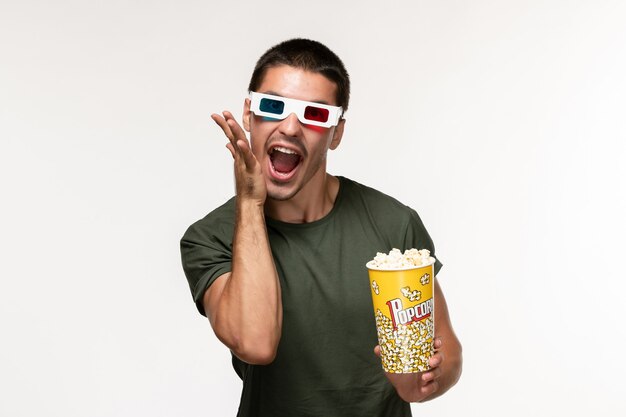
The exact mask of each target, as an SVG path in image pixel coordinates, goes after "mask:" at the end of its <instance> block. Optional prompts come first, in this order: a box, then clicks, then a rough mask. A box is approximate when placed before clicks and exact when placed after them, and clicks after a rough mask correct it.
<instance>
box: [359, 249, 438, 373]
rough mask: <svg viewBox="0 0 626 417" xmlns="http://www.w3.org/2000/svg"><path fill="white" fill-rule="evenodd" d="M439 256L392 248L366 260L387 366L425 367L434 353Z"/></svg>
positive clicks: (421, 369)
mask: <svg viewBox="0 0 626 417" xmlns="http://www.w3.org/2000/svg"><path fill="white" fill-rule="evenodd" d="M434 264H435V258H433V257H432V256H430V251H428V250H426V249H422V250H417V249H408V250H406V251H405V252H404V253H402V252H401V251H400V250H398V249H392V250H391V251H390V252H389V254H385V253H380V252H379V253H378V254H376V257H375V258H374V259H373V260H371V261H369V262H368V263H367V264H366V267H367V269H368V272H369V277H370V288H371V290H372V303H373V305H374V314H375V316H376V330H377V332H378V342H379V344H380V357H381V360H382V365H383V369H384V370H385V372H390V373H413V372H424V371H427V370H429V369H430V366H429V365H428V360H429V359H430V358H431V357H432V355H433V353H434V338H435V305H434V301H435V299H434V291H433V281H434V278H435V273H434Z"/></svg>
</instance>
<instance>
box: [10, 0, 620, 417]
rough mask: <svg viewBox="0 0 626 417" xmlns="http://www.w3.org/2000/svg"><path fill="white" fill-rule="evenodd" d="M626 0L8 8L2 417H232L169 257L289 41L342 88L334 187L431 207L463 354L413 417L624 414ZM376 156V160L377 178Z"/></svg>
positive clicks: (223, 353)
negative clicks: (238, 118) (342, 69)
mask: <svg viewBox="0 0 626 417" xmlns="http://www.w3.org/2000/svg"><path fill="white" fill-rule="evenodd" d="M624 21H626V5H625V4H624V3H623V2H621V1H602V0H596V1H590V0H589V1H576V0H574V1H571V0H570V1H565V0H562V1H559V0H548V1H546V0H543V1H539V0H535V1H487V0H475V1H471V2H470V1H451V0H441V1H402V2H398V1H392V0H390V1H389V2H387V3H386V4H385V5H383V2H374V1H360V2H356V1H354V2H336V1H326V0H318V1H316V2H313V3H312V2H301V3H300V2H294V1H293V0H291V1H286V0H282V1H274V2H260V1H243V2H239V3H237V4H231V3H229V2H219V3H218V2H209V1H187V2H175V1H165V0H161V1H134V2H128V1H107V2H97V1H82V2H80V1H67V0H65V1H56V2H45V1H28V0H23V1H19V2H15V1H8V0H2V1H0V39H1V42H0V146H1V147H0V185H1V187H0V193H1V198H2V204H1V205H0V210H1V216H0V253H2V260H1V262H0V329H1V332H2V337H1V342H0V392H2V393H3V394H2V400H1V401H0V415H2V416H11V417H18V416H36V415H46V416H64V417H73V416H76V417H78V416H80V417H83V416H98V417H99V416H137V415H150V416H174V415H185V416H228V415H234V413H235V410H236V406H237V402H238V398H239V390H240V383H239V380H238V378H237V376H236V375H235V373H234V372H233V371H232V369H231V367H230V363H229V354H228V352H227V350H226V348H224V347H223V346H221V344H220V343H219V342H218V341H217V340H216V339H215V337H214V336H213V334H212V332H211V330H210V327H209V326H208V324H207V323H206V322H205V321H204V320H203V318H202V317H201V316H199V315H198V314H197V312H196V310H195V307H194V305H193V303H192V301H191V297H190V294H189V291H188V288H187V283H186V281H185V278H184V275H183V272H182V269H181V267H180V260H179V252H178V241H179V239H180V237H181V235H182V233H183V232H184V230H185V229H186V227H187V226H188V225H189V224H190V223H191V222H193V221H194V220H196V219H198V218H200V217H202V216H203V215H204V214H206V213H207V212H208V211H210V210H211V209H212V208H214V207H216V206H217V205H218V204H220V203H221V202H222V201H224V200H225V199H226V198H227V197H229V196H230V195H231V194H232V192H233V185H232V174H231V170H232V169H231V158H230V156H229V154H228V152H227V150H226V149H225V148H224V144H225V140H224V139H223V137H222V136H221V134H220V132H219V129H218V128H217V127H215V126H213V125H212V124H211V123H210V120H209V119H208V114H209V113H211V112H216V111H220V110H222V109H232V110H233V111H234V112H235V113H236V114H237V115H240V114H241V105H242V101H243V97H244V95H245V93H246V87H247V83H248V79H249V76H250V73H251V71H252V67H253V65H254V62H255V60H256V59H257V58H258V57H259V56H260V54H261V53H262V52H263V51H265V49H266V48H268V47H270V46H271V45H273V44H275V43H277V42H279V41H281V40H284V39H287V38H290V37H294V36H303V37H311V38H314V39H318V40H320V41H322V42H324V43H327V44H328V45H329V46H330V47H331V48H332V49H333V50H334V51H335V52H337V53H338V54H339V56H341V57H342V59H343V60H344V62H345V64H346V65H347V67H348V70H349V71H350V73H351V76H352V82H353V94H352V102H351V106H350V110H349V112H348V114H347V117H348V125H347V130H346V135H345V136H344V141H343V143H342V145H341V146H340V148H339V149H338V150H337V151H335V152H333V153H332V155H331V157H330V159H331V162H330V171H331V172H332V173H336V174H341V175H346V176H349V177H352V178H354V179H356V180H358V181H361V182H364V183H367V184H369V185H372V186H374V187H377V188H379V189H381V190H382V191H385V192H387V193H388V194H391V195H393V196H395V197H397V198H399V199H401V200H403V201H404V202H406V203H407V204H409V205H411V206H413V207H415V208H416V209H417V210H418V211H419V213H420V214H421V216H422V218H423V220H424V221H425V223H426V225H427V227H428V228H429V230H430V232H431V234H432V236H433V238H434V239H435V242H436V244H437V249H438V254H439V256H440V257H441V259H442V260H443V262H444V263H445V267H444V269H443V270H442V273H441V274H440V281H441V283H442V285H443V286H444V290H445V292H446V295H447V298H448V302H449V304H450V309H451V313H452V317H453V321H454V324H455V326H456V329H457V331H458V333H459V336H460V338H461V340H462V342H463V344H464V349H465V370H464V375H463V378H462V380H461V382H460V383H459V384H458V385H457V386H456V387H455V388H454V389H453V390H452V391H451V392H450V393H448V394H447V395H446V396H444V397H442V398H440V399H438V400H436V401H433V402H430V403H427V404H422V405H414V406H413V409H414V414H415V415H420V416H438V415H459V414H462V415H465V416H468V417H469V416H485V415H500V414H506V415H509V416H527V415H528V413H531V412H532V415H538V416H552V415H570V416H578V415H581V416H582V415H586V413H588V412H594V415H607V416H608V415H623V414H624V412H625V411H626V406H625V405H624V402H623V401H622V398H620V397H621V396H622V395H620V394H623V389H624V383H623V381H622V374H624V373H625V372H626V365H625V362H624V359H623V351H624V349H625V348H626V343H625V340H626V337H625V331H624V326H623V324H622V323H621V320H622V319H623V318H624V317H625V316H626V314H625V313H626V308H625V307H624V301H623V296H622V289H623V285H621V283H620V281H621V280H622V279H624V277H625V276H626V274H625V272H626V268H625V267H624V264H623V255H622V253H623V251H624V239H623V236H624V233H625V232H626V222H625V221H624V219H623V213H625V212H626V195H625V194H626V193H625V187H624V184H623V182H624V181H623V179H624V178H626V169H625V168H624V160H625V159H626V145H625V140H626V128H625V126H624V110H625V109H626V99H625V98H624V97H626V82H625V81H624V74H626V54H625V47H624V45H626V29H625V25H624ZM373 160H376V161H377V162H376V163H372V161H373Z"/></svg>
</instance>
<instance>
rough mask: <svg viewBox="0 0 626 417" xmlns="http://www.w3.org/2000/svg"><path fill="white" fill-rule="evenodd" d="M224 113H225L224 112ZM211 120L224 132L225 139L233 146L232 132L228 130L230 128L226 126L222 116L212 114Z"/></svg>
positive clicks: (233, 137)
mask: <svg viewBox="0 0 626 417" xmlns="http://www.w3.org/2000/svg"><path fill="white" fill-rule="evenodd" d="M224 113H226V112H224ZM211 119H213V121H214V122H215V123H217V125H218V126H219V127H220V128H221V129H222V131H223V132H224V134H225V135H226V137H227V138H228V141H229V142H230V143H231V144H233V146H234V145H235V136H234V135H233V132H232V130H231V129H230V126H228V123H226V119H225V118H224V117H222V116H220V115H219V114H215V113H214V114H212V115H211Z"/></svg>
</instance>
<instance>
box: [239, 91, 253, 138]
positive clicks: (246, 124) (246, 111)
mask: <svg viewBox="0 0 626 417" xmlns="http://www.w3.org/2000/svg"><path fill="white" fill-rule="evenodd" d="M251 117H252V112H251V111H250V99H249V98H247V99H245V100H244V102H243V116H242V119H241V121H242V122H243V128H244V129H245V130H246V132H248V133H249V132H250V118H251Z"/></svg>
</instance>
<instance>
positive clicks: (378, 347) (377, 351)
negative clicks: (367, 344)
mask: <svg viewBox="0 0 626 417" xmlns="http://www.w3.org/2000/svg"><path fill="white" fill-rule="evenodd" d="M374 354H375V355H376V356H378V357H379V358H380V345H376V346H375V347H374Z"/></svg>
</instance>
